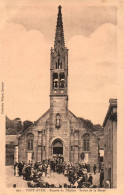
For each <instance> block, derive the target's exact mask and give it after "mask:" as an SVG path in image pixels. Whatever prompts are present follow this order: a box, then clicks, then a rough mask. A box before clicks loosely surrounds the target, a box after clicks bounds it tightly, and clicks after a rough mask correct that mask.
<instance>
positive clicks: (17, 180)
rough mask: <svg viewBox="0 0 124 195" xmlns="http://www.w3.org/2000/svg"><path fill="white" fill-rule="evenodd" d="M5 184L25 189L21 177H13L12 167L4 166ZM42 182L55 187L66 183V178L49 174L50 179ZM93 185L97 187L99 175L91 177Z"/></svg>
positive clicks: (46, 178) (24, 183)
mask: <svg viewBox="0 0 124 195" xmlns="http://www.w3.org/2000/svg"><path fill="white" fill-rule="evenodd" d="M6 175H7V178H6V184H7V187H13V184H16V187H17V188H27V181H25V180H23V177H22V176H21V177H16V176H14V172H13V166H6ZM44 181H46V182H48V183H49V184H55V185H57V186H58V185H59V184H61V185H62V184H64V183H67V184H69V182H68V178H67V177H65V176H64V175H63V174H57V173H53V172H52V173H51V177H50V178H48V177H45V178H44ZM93 184H94V185H99V173H97V174H96V175H93Z"/></svg>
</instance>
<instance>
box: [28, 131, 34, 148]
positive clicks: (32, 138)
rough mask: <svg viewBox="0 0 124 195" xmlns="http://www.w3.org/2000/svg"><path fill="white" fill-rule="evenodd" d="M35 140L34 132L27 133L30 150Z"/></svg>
mask: <svg viewBox="0 0 124 195" xmlns="http://www.w3.org/2000/svg"><path fill="white" fill-rule="evenodd" d="M33 141H34V136H33V134H31V133H29V134H28V135H27V146H28V150H33Z"/></svg>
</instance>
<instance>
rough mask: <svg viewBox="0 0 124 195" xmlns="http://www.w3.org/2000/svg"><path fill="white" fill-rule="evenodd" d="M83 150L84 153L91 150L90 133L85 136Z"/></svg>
mask: <svg viewBox="0 0 124 195" xmlns="http://www.w3.org/2000/svg"><path fill="white" fill-rule="evenodd" d="M83 150H84V151H89V150H90V135H89V134H88V133H86V134H84V135H83Z"/></svg>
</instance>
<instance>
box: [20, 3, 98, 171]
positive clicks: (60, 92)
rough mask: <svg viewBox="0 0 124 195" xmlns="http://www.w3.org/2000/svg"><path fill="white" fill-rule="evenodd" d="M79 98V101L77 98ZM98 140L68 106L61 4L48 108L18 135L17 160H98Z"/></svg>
mask: <svg viewBox="0 0 124 195" xmlns="http://www.w3.org/2000/svg"><path fill="white" fill-rule="evenodd" d="M77 101H78V100H77ZM98 143H99V139H98V137H97V136H96V134H95V133H93V132H92V131H91V130H90V129H89V130H87V129H86V128H85V127H84V124H83V123H82V121H80V120H79V119H78V118H77V117H76V116H75V115H74V114H73V113H72V112H71V111H70V110H69V109H68V49H67V48H66V47H65V42H64V30H63V22H62V13H61V6H59V7H58V17H57V25H56V33H55V41H54V47H53V48H51V62H50V108H49V110H47V111H46V112H45V113H44V114H43V115H42V116H41V117H40V118H39V119H38V120H37V121H36V122H35V123H34V124H32V125H31V126H30V127H29V128H28V129H26V130H25V131H24V132H23V133H22V134H21V136H20V137H19V138H18V161H22V160H23V161H24V162H27V161H29V160H33V161H34V162H36V161H42V160H44V159H46V158H49V157H50V156H52V155H54V154H61V155H63V157H64V160H65V162H71V163H72V164H75V163H84V162H86V163H88V164H90V166H91V168H92V167H93V165H94V164H96V166H97V167H98V163H99V157H98V156H99V144H98Z"/></svg>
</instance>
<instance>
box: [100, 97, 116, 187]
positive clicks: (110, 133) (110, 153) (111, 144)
mask: <svg viewBox="0 0 124 195" xmlns="http://www.w3.org/2000/svg"><path fill="white" fill-rule="evenodd" d="M109 103H110V105H109V108H108V112H107V114H106V117H105V120H104V122H103V127H104V187H106V181H109V182H110V187H111V188H116V187H117V99H110V100H109Z"/></svg>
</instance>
